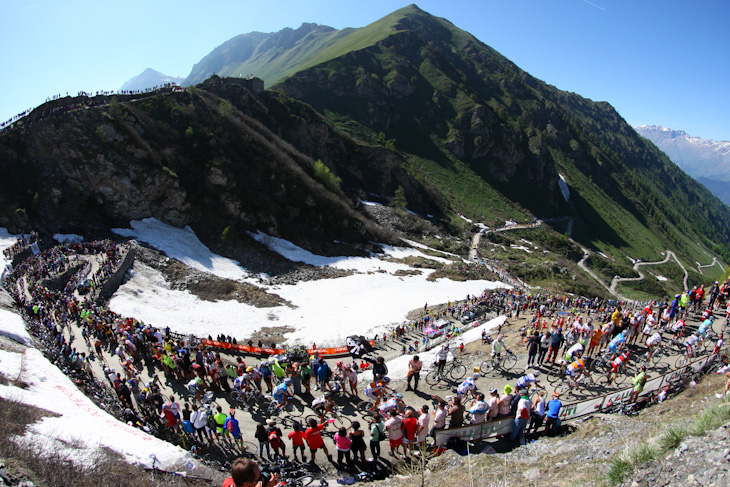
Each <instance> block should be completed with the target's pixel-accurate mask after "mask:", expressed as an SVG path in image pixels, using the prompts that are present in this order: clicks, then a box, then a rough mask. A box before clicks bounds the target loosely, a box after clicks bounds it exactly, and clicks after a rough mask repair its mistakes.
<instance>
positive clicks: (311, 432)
mask: <svg viewBox="0 0 730 487" xmlns="http://www.w3.org/2000/svg"><path fill="white" fill-rule="evenodd" d="M323 429H324V425H323V424H317V420H316V419H315V418H311V419H310V420H309V428H307V431H305V432H304V439H305V440H306V442H307V445H309V451H310V452H312V459H311V460H310V462H311V463H315V462H314V457H315V455H316V454H317V450H319V449H320V448H322V449H323V450H324V453H325V455H327V458H328V459H329V460H330V461H332V455H330V452H329V450H327V446H326V445H325V444H324V440H323V439H322V430H323Z"/></svg>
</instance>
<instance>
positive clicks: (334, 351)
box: [201, 340, 375, 357]
mask: <svg viewBox="0 0 730 487" xmlns="http://www.w3.org/2000/svg"><path fill="white" fill-rule="evenodd" d="M201 342H202V343H203V345H205V346H207V347H214V348H223V349H227V350H237V351H239V352H244V353H248V354H251V355H279V354H282V353H286V350H284V349H280V348H263V347H249V346H248V345H235V344H233V343H228V342H218V341H215V340H201ZM370 345H371V346H372V345H375V342H374V341H372V340H370ZM315 353H317V354H319V356H320V357H336V356H340V355H349V354H350V351H349V350H348V348H347V347H335V348H308V349H307V355H314V354H315Z"/></svg>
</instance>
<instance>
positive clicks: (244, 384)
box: [233, 374, 251, 395]
mask: <svg viewBox="0 0 730 487" xmlns="http://www.w3.org/2000/svg"><path fill="white" fill-rule="evenodd" d="M250 380H251V379H250V376H249V375H248V374H241V375H239V376H238V377H236V378H235V379H234V380H233V389H235V391H236V392H238V393H239V394H241V395H243V394H245V393H246V391H248V390H249V388H250V387H251V384H250V382H249V381H250Z"/></svg>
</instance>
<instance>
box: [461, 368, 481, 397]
mask: <svg viewBox="0 0 730 487" xmlns="http://www.w3.org/2000/svg"><path fill="white" fill-rule="evenodd" d="M480 377H481V374H480V373H479V372H474V375H472V376H471V377H467V378H466V380H465V381H464V382H462V383H461V384H459V387H457V388H456V394H457V395H459V396H462V398H461V403H462V404H464V401H465V400H466V396H468V395H469V394H471V397H472V399H474V398H475V397H476V392H477V385H476V380H477V379H478V378H480Z"/></svg>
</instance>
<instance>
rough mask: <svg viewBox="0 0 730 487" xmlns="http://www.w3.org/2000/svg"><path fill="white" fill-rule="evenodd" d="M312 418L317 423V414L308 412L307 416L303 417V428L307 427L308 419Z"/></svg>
mask: <svg viewBox="0 0 730 487" xmlns="http://www.w3.org/2000/svg"><path fill="white" fill-rule="evenodd" d="M310 419H313V420H315V421H316V422H317V424H319V414H310V415H308V416H307V417H305V418H304V427H305V429H306V428H308V427H309V420H310Z"/></svg>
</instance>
